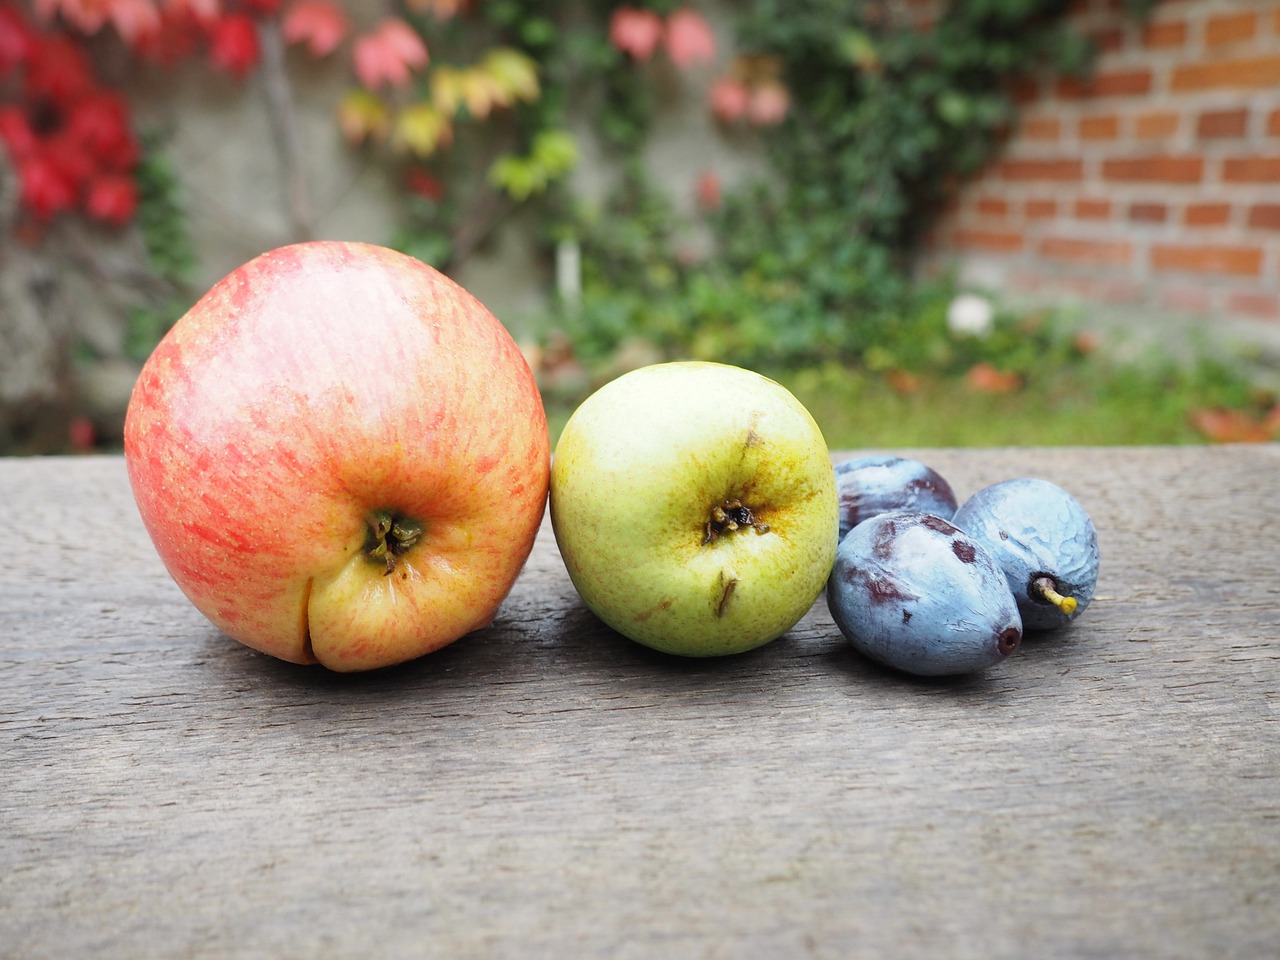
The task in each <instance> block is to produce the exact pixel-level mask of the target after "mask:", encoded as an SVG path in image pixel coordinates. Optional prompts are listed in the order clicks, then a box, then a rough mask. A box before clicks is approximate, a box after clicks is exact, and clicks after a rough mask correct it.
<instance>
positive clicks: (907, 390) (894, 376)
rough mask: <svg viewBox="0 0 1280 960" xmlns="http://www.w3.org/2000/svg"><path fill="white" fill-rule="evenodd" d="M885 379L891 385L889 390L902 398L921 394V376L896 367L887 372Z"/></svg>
mask: <svg viewBox="0 0 1280 960" xmlns="http://www.w3.org/2000/svg"><path fill="white" fill-rule="evenodd" d="M884 378H885V381H886V382H887V383H888V384H889V389H890V390H892V391H893V392H894V393H896V394H897V395H898V396H900V397H910V396H914V395H915V394H917V393H919V392H920V386H921V380H920V375H919V374H916V373H912V372H911V371H910V370H902V369H900V368H898V367H894V368H893V369H891V370H887V371H885V375H884Z"/></svg>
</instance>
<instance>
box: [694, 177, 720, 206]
mask: <svg viewBox="0 0 1280 960" xmlns="http://www.w3.org/2000/svg"><path fill="white" fill-rule="evenodd" d="M694 192H695V193H696V195H697V198H698V206H699V207H701V208H702V209H703V210H706V211H712V210H719V209H720V200H721V188H720V174H718V173H716V172H715V171H714V170H704V171H703V172H702V173H700V174H699V175H698V181H697V183H696V184H695V185H694Z"/></svg>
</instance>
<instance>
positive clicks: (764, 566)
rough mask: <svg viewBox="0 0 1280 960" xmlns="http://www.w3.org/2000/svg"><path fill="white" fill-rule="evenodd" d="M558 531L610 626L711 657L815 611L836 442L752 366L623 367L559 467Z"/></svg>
mask: <svg viewBox="0 0 1280 960" xmlns="http://www.w3.org/2000/svg"><path fill="white" fill-rule="evenodd" d="M551 522H552V526H553V529H554V531H555V536H556V543H557V545H558V546H559V548H560V554H561V556H562V557H563V558H564V562H565V566H566V568H567V569H568V571H569V576H570V578H571V579H572V580H573V584H574V586H575V587H576V588H577V590H578V593H579V594H581V596H582V599H583V600H584V601H585V602H586V604H587V606H588V607H590V608H591V610H592V611H593V612H594V613H595V614H596V615H597V616H598V617H600V619H601V620H603V621H604V622H605V623H607V624H608V625H609V626H610V627H612V628H613V629H614V630H617V631H618V632H619V633H621V634H623V635H624V636H627V637H630V638H631V639H632V640H635V641H636V642H638V643H642V644H645V645H646V646H649V647H653V648H655V649H657V650H662V651H665V652H667V653H674V654H682V655H685V656H692V657H708V656H719V655H724V654H732V653H741V652H743V651H745V650H750V649H753V648H755V647H758V646H761V645H763V644H765V643H768V642H769V641H770V640H773V639H775V638H776V637H779V636H781V635H782V634H783V633H785V632H786V631H787V630H789V629H790V628H791V627H792V626H794V625H795V623H796V622H797V621H798V620H799V619H800V618H801V617H803V616H804V615H805V613H806V612H807V611H808V610H809V608H810V607H811V606H812V605H813V602H814V601H815V600H816V599H817V597H818V595H819V594H820V593H821V592H822V589H823V586H824V585H825V583H826V580H827V576H828V574H829V573H830V572H831V566H832V563H833V561H834V559H835V550H836V543H837V534H838V530H839V524H840V518H839V505H838V498H837V495H836V486H835V474H834V471H833V470H832V466H831V458H830V455H829V453H828V451H827V445H826V441H825V440H824V439H823V436H822V431H821V430H820V429H819V428H818V425H817V424H816V423H814V421H813V417H811V416H810V415H809V412H808V411H807V410H806V409H805V408H804V406H803V405H802V404H801V403H800V401H798V400H797V399H796V398H795V397H794V396H792V395H791V393H790V392H789V391H788V390H787V389H786V388H785V387H783V386H781V385H780V384H778V383H775V382H774V381H772V380H770V379H768V378H767V377H763V376H761V375H760V374H758V373H753V372H752V371H750V370H744V369H742V368H740V367H734V366H729V365H726V364H719V363H702V362H694V361H688V362H676V363H660V364H655V365H653V366H648V367H642V368H641V369H639V370H634V371H632V372H631V373H628V374H625V375H624V376H622V377H619V378H618V379H617V380H614V381H612V382H610V383H608V384H606V385H605V386H604V387H602V388H601V389H599V390H598V391H596V392H595V393H594V394H592V395H591V396H590V397H588V398H587V399H586V400H585V401H584V402H583V403H582V405H581V406H580V407H579V408H578V409H577V410H576V411H575V412H574V414H573V416H572V417H570V419H569V422H568V423H567V424H566V425H565V428H564V431H563V433H562V434H561V436H560V440H559V442H558V443H557V445H556V449H555V455H554V457H553V458H552V466H551Z"/></svg>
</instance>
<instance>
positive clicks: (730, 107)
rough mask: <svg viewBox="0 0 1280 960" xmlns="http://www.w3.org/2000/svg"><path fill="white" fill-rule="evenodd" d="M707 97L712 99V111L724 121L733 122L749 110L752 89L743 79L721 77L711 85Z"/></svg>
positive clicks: (709, 99)
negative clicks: (748, 87) (749, 88)
mask: <svg viewBox="0 0 1280 960" xmlns="http://www.w3.org/2000/svg"><path fill="white" fill-rule="evenodd" d="M707 99H708V101H710V104H711V112H712V113H714V114H715V115H716V116H717V117H718V118H719V119H720V120H722V121H723V122H724V123H733V122H734V121H735V120H738V119H740V118H741V117H742V115H743V114H744V113H746V112H747V104H748V103H750V101H751V91H750V90H748V89H747V87H746V85H745V84H744V83H743V82H742V81H741V80H736V79H734V78H733V77H721V78H720V79H719V80H717V81H716V82H715V83H713V84H712V85H711V90H710V92H709V93H708V94H707Z"/></svg>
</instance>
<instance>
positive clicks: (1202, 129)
mask: <svg viewBox="0 0 1280 960" xmlns="http://www.w3.org/2000/svg"><path fill="white" fill-rule="evenodd" d="M1248 127H1249V111H1248V110H1246V109H1240V110H1209V111H1207V112H1205V113H1202V114H1200V119H1199V120H1197V121H1196V136H1197V137H1202V138H1204V139H1211V138H1214V137H1243V136H1244V135H1245V131H1246V130H1247V129H1248Z"/></svg>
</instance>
